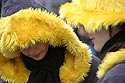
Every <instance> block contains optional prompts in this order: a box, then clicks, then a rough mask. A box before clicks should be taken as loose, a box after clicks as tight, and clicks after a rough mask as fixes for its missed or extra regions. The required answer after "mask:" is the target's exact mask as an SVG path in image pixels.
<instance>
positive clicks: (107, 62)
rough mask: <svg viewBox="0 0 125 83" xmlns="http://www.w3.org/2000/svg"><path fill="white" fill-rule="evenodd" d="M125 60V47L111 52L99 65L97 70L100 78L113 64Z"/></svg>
mask: <svg viewBox="0 0 125 83" xmlns="http://www.w3.org/2000/svg"><path fill="white" fill-rule="evenodd" d="M123 60H125V49H121V50H119V51H117V52H109V53H107V54H106V57H105V58H104V60H103V61H102V64H100V65H99V70H98V72H97V76H98V78H102V77H103V76H104V75H105V74H106V73H107V72H108V71H109V70H110V69H111V68H112V67H113V66H115V65H117V64H118V63H120V62H122V61H123Z"/></svg>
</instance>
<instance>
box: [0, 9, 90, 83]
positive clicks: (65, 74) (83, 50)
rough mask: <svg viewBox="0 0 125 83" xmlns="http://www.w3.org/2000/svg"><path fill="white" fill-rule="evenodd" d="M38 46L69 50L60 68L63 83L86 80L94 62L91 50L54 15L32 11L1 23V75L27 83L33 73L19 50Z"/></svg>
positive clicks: (24, 12)
mask: <svg viewBox="0 0 125 83" xmlns="http://www.w3.org/2000/svg"><path fill="white" fill-rule="evenodd" d="M36 42H43V43H49V45H52V46H53V47H57V46H62V47H66V51H65V61H64V64H63V65H62V67H61V68H60V79H61V83H72V82H73V83H78V82H79V81H81V80H84V78H85V77H86V76H87V72H88V71H89V68H90V64H89V62H90V61H91V56H90V55H91V53H90V50H89V47H88V46H87V45H86V44H84V43H81V42H80V41H79V39H78V38H77V36H76V34H75V33H74V32H73V29H72V28H71V27H70V26H69V25H67V24H66V23H65V22H64V21H63V20H61V19H60V18H59V17H57V16H56V15H55V14H53V13H48V12H47V11H46V10H44V11H42V10H41V9H32V8H29V9H22V10H20V11H18V12H17V13H15V14H13V15H10V16H7V17H3V18H1V19H0V51H1V54H0V57H1V58H0V65H1V67H0V74H1V76H2V78H3V79H4V80H6V81H9V82H12V83H26V82H27V80H28V77H29V75H30V71H29V70H27V69H26V68H25V66H24V64H23V62H22V60H21V58H20V49H22V48H27V47H28V46H29V45H30V44H35V43H36Z"/></svg>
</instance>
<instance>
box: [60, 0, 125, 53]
mask: <svg viewBox="0 0 125 83" xmlns="http://www.w3.org/2000/svg"><path fill="white" fill-rule="evenodd" d="M124 3H125V1H124V0H72V2H71V3H66V4H64V5H62V6H61V8H60V16H61V17H62V18H66V20H67V22H68V23H69V24H71V25H74V26H79V24H82V25H84V28H85V30H86V31H87V32H88V33H89V34H90V38H91V39H92V41H93V43H94V48H95V50H96V51H97V52H102V51H104V47H105V45H107V42H108V43H109V41H111V40H112V41H114V40H117V39H114V36H116V35H117V34H118V33H119V32H120V33H121V31H122V30H123V29H121V27H122V28H125V27H123V25H124V23H125V5H123V4H124ZM68 9H72V10H71V11H67V10H68ZM73 11H77V12H73ZM119 37H120V36H119ZM117 38H118V37H117ZM120 38H122V36H121V37H120ZM122 41H124V39H122ZM119 42H120V41H119ZM115 43H116V42H115ZM115 43H114V44H115ZM117 43H118V42H117ZM115 46H116V45H115ZM110 47H111V45H110ZM108 48H109V47H108ZM117 50H118V49H117ZM108 51H109V50H108ZM110 51H111V50H110Z"/></svg>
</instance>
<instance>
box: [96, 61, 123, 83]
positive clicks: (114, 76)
mask: <svg viewBox="0 0 125 83" xmlns="http://www.w3.org/2000/svg"><path fill="white" fill-rule="evenodd" d="M97 83H125V62H121V63H119V64H117V65H116V66H114V67H113V68H111V69H110V70H109V71H108V72H107V73H106V74H105V75H104V77H103V78H101V79H99V80H98V82H97Z"/></svg>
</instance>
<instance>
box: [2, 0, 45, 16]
mask: <svg viewBox="0 0 125 83" xmlns="http://www.w3.org/2000/svg"><path fill="white" fill-rule="evenodd" d="M27 8H34V9H36V8H41V9H42V10H43V9H45V10H47V9H46V8H45V7H43V6H42V5H41V4H40V3H39V2H38V1H37V0H2V8H1V17H6V16H9V15H12V14H14V13H16V12H17V11H19V10H21V9H27Z"/></svg>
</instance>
